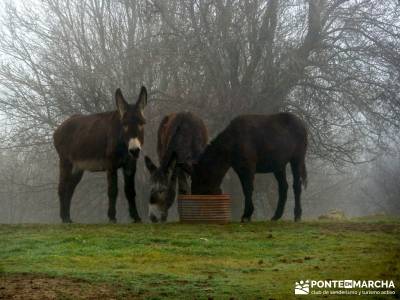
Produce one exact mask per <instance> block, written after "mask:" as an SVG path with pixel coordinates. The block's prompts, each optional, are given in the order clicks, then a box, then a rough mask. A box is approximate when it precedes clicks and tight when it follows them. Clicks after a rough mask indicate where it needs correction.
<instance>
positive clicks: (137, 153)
mask: <svg viewBox="0 0 400 300" xmlns="http://www.w3.org/2000/svg"><path fill="white" fill-rule="evenodd" d="M129 153H130V154H131V155H132V156H133V157H135V158H138V157H139V153H140V149H139V148H135V149H129Z"/></svg>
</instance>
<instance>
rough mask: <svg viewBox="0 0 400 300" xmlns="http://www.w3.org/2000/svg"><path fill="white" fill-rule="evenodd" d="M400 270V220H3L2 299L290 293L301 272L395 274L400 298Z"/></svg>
mask: <svg viewBox="0 0 400 300" xmlns="http://www.w3.org/2000/svg"><path fill="white" fill-rule="evenodd" d="M399 270H400V220H399V219H388V218H364V219H357V220H350V221H346V222H334V221H324V222H322V221H319V222H317V221H315V222H302V223H299V224H296V223H293V222H289V221H287V222H286V221H281V222H275V223H273V222H257V223H250V224H243V225H242V224H238V223H234V224H230V225H182V224H176V223H172V224H167V225H164V226H163V225H151V224H130V225H111V224H110V225H78V224H73V225H1V226H0V298H2V297H3V298H4V299H8V298H11V297H15V298H16V299H46V298H50V299H53V298H57V299H78V298H90V299H100V298H103V299H142V298H145V299H209V298H213V299H231V298H233V299H290V298H294V293H293V289H294V283H295V281H298V280H302V279H321V280H328V279H389V280H395V283H396V289H397V296H398V293H399V290H398V288H399V285H400V271H399ZM304 297H305V298H304ZM342 297H343V296H342ZM371 297H374V296H371ZM371 297H368V298H369V299H374V298H371ZM299 298H301V296H300V297H299ZM310 298H311V296H303V299H310ZM345 298H347V299H350V298H351V296H347V297H345ZM329 299H334V297H331V296H329ZM357 299H361V298H360V297H358V298H357Z"/></svg>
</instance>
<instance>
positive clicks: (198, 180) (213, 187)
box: [187, 163, 222, 195]
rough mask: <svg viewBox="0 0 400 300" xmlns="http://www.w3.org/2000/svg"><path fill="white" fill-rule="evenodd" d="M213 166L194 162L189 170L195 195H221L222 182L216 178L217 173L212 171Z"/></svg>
mask: <svg viewBox="0 0 400 300" xmlns="http://www.w3.org/2000/svg"><path fill="white" fill-rule="evenodd" d="M210 169H211V168H208V167H207V166H206V165H205V164H201V163H194V164H193V165H192V166H191V167H190V169H189V170H188V171H187V172H188V173H189V174H191V179H192V184H191V191H192V194H194V195H219V194H222V189H221V183H220V182H219V183H218V181H217V180H215V179H214V177H215V174H213V173H210V171H209V170H210Z"/></svg>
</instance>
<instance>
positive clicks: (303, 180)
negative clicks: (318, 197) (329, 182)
mask: <svg viewBox="0 0 400 300" xmlns="http://www.w3.org/2000/svg"><path fill="white" fill-rule="evenodd" d="M300 177H301V183H302V184H303V186H304V189H306V188H307V183H308V182H307V169H306V163H305V162H304V161H303V162H302V163H301V165H300Z"/></svg>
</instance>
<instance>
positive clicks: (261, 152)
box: [192, 113, 307, 222]
mask: <svg viewBox="0 0 400 300" xmlns="http://www.w3.org/2000/svg"><path fill="white" fill-rule="evenodd" d="M306 151H307V130H306V126H305V124H304V123H303V121H302V120H300V119H299V118H298V117H296V116H295V115H293V114H291V113H278V114H274V115H243V116H239V117H237V118H235V119H234V120H232V122H231V123H230V124H229V125H228V127H227V128H226V129H225V130H224V131H222V132H221V133H220V134H219V135H218V136H217V137H216V138H215V139H214V140H213V141H212V142H211V143H210V145H208V146H207V147H206V149H205V151H204V153H203V154H202V155H201V157H200V159H199V161H198V163H197V164H196V165H194V168H193V171H192V193H193V194H220V193H221V189H220V185H221V183H222V179H223V178H224V176H225V174H226V172H227V171H228V169H229V168H230V167H232V168H233V169H234V170H235V172H236V173H237V175H238V176H239V179H240V182H241V184H242V188H243V193H244V196H245V209H244V213H243V216H242V222H244V221H250V219H251V215H252V214H253V209H254V208H253V203H252V193H253V181H254V175H255V174H256V173H274V175H275V178H276V180H277V181H278V184H279V202H278V206H277V209H276V211H275V215H274V216H273V218H272V220H278V219H279V218H280V217H281V216H282V214H283V210H284V206H285V203H286V198H287V190H288V183H287V181H286V165H287V163H290V166H291V169H292V173H293V189H294V196H295V208H294V216H295V220H296V221H299V220H300V219H301V204H300V195H301V184H302V183H303V185H304V186H305V185H306V182H307V173H306V166H305V155H306Z"/></svg>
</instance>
